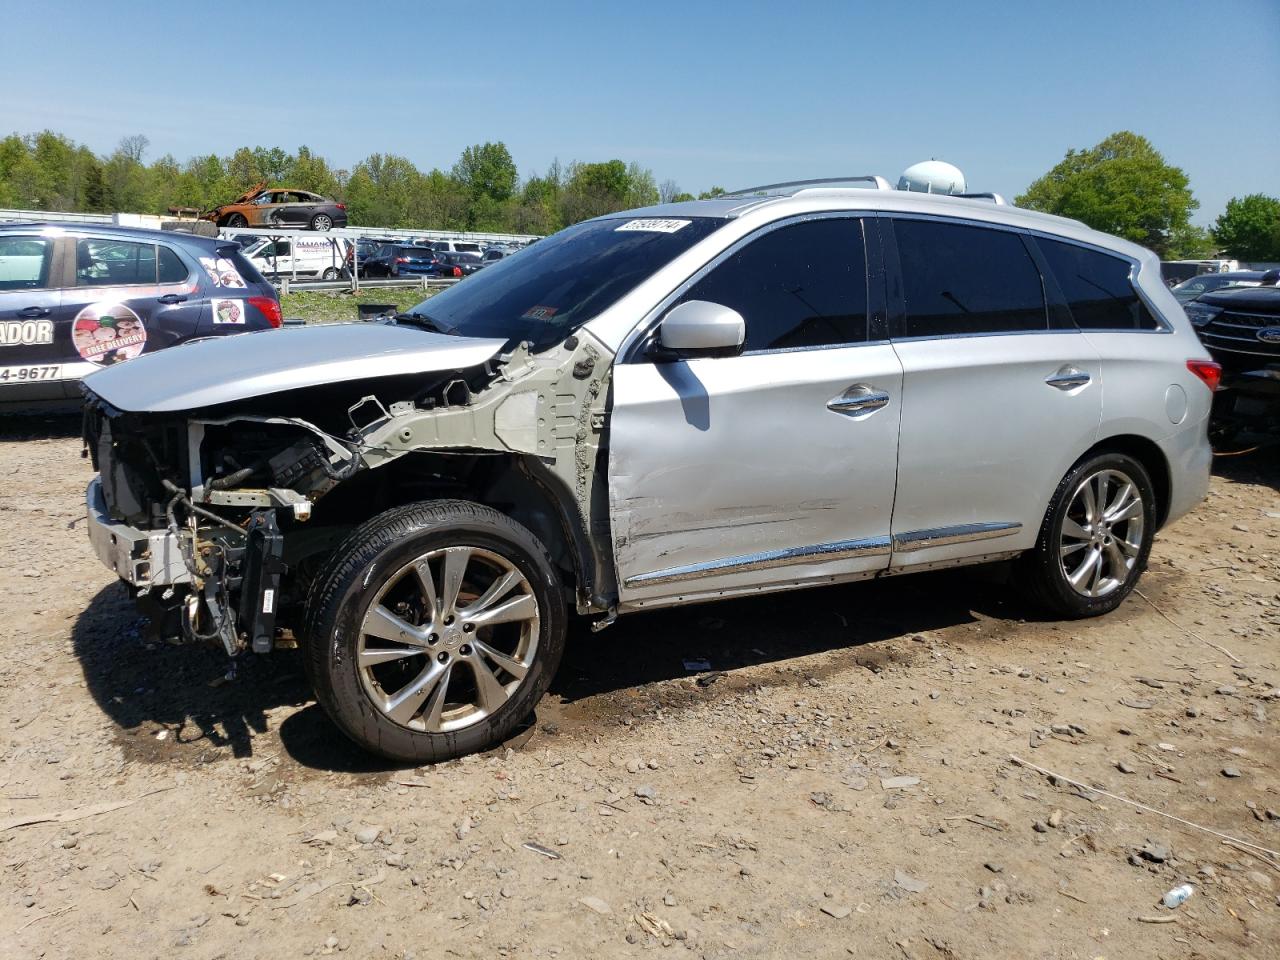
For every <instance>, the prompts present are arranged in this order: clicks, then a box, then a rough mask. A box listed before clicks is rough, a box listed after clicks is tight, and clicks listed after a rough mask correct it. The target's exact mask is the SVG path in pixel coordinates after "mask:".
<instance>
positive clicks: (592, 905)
mask: <svg viewBox="0 0 1280 960" xmlns="http://www.w3.org/2000/svg"><path fill="white" fill-rule="evenodd" d="M578 902H579V903H580V904H582V905H583V906H584V907H586V908H587V909H588V910H591V911H593V912H595V913H598V914H600V915H601V916H608V915H609V914H611V913H613V907H611V906H609V904H607V903H605V902H604V901H603V900H601V899H600V898H599V897H579V898H578Z"/></svg>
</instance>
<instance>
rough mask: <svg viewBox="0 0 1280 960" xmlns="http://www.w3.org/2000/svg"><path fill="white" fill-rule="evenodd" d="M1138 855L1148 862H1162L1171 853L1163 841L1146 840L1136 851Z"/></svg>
mask: <svg viewBox="0 0 1280 960" xmlns="http://www.w3.org/2000/svg"><path fill="white" fill-rule="evenodd" d="M1138 856H1140V857H1141V858H1142V859H1143V860H1146V861H1148V862H1150V863H1164V862H1165V861H1166V860H1168V859H1169V857H1170V856H1172V854H1171V853H1170V852H1169V848H1168V847H1167V846H1165V845H1164V844H1163V843H1156V842H1155V841H1154V840H1148V841H1147V842H1146V843H1144V844H1143V845H1142V849H1141V850H1139V851H1138Z"/></svg>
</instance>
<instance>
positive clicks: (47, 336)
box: [0, 233, 67, 402]
mask: <svg viewBox="0 0 1280 960" xmlns="http://www.w3.org/2000/svg"><path fill="white" fill-rule="evenodd" d="M56 252H57V241H56V240H55V239H53V238H50V237H44V236H40V235H39V234H37V233H31V234H12V233H10V234H5V235H4V236H2V237H0V399H2V400H4V401H6V402H8V401H10V400H17V401H26V400H52V399H56V398H60V397H62V396H63V388H62V383H61V381H62V379H63V377H64V371H63V366H64V365H65V361H66V359H67V358H66V356H65V352H66V351H65V349H64V346H63V345H62V344H60V343H59V342H58V338H57V336H56V333H57V330H56V327H55V322H56V319H57V312H58V303H59V299H60V297H59V294H58V291H57V290H56V289H54V286H55V281H54V280H53V279H52V278H53V277H54V275H55V270H54V259H55V254H56Z"/></svg>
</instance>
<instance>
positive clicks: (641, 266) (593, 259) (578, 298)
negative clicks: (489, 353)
mask: <svg viewBox="0 0 1280 960" xmlns="http://www.w3.org/2000/svg"><path fill="white" fill-rule="evenodd" d="M724 223H725V221H724V220H721V219H718V218H712V217H689V218H682V219H679V220H654V219H640V218H631V219H624V218H615V219H609V220H593V221H589V222H587V223H580V224H578V225H576V226H573V227H569V228H568V229H566V230H561V231H560V232H559V233H557V234H555V235H554V236H551V237H548V238H547V239H545V240H540V241H539V242H538V243H536V244H534V245H533V246H531V247H529V249H527V250H525V251H524V252H522V253H521V254H520V256H518V257H504V258H503V259H502V260H499V261H498V262H497V263H494V264H493V265H492V266H490V267H488V268H486V269H484V270H481V271H479V272H478V273H476V274H475V276H473V277H469V278H468V279H467V280H466V281H464V282H462V283H458V284H455V285H454V286H452V287H450V288H449V289H448V290H445V291H443V292H442V293H438V294H436V295H435V296H434V297H432V298H431V299H429V300H424V301H423V302H422V303H420V304H418V305H417V306H416V307H414V308H413V309H412V310H410V311H409V313H410V314H412V315H416V316H423V317H426V318H428V319H429V320H431V321H432V326H434V327H436V328H438V329H442V330H444V331H445V332H447V333H453V334H457V335H458V336H464V337H501V338H502V339H504V340H509V341H510V340H528V341H529V342H530V343H531V344H532V345H533V349H535V350H537V349H540V348H544V347H547V346H550V345H551V344H553V343H556V342H558V341H560V340H563V339H564V338H565V337H567V336H569V334H571V333H573V331H575V330H577V329H578V328H579V327H580V326H582V325H583V324H584V323H586V322H587V321H588V320H590V319H591V318H592V317H595V316H597V315H598V314H599V313H600V312H601V311H603V310H604V309H606V308H607V307H610V306H612V305H613V304H614V303H616V302H617V301H618V300H619V299H621V298H622V297H623V296H624V295H625V294H627V293H629V292H631V291H632V290H633V289H635V288H636V286H638V285H639V284H640V283H641V281H643V280H645V279H647V278H648V277H650V276H652V275H653V273H655V272H656V271H657V270H658V269H659V268H661V267H663V266H665V265H666V264H668V263H670V262H671V261H672V260H673V259H674V258H675V257H677V256H678V255H679V254H681V253H683V252H684V251H686V250H688V249H689V248H690V247H692V246H693V245H694V244H695V243H697V242H698V241H699V240H701V239H702V238H703V237H706V236H708V235H710V234H711V233H712V231H714V230H716V229H717V228H718V227H720V226H722V225H723V224H724Z"/></svg>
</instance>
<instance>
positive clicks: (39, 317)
mask: <svg viewBox="0 0 1280 960" xmlns="http://www.w3.org/2000/svg"><path fill="white" fill-rule="evenodd" d="M280 324H281V313H280V302H279V300H278V298H277V296H276V292H275V290H274V288H272V286H271V285H270V284H269V283H267V282H266V281H265V280H263V278H262V277H261V276H260V275H259V274H258V272H257V271H256V270H255V269H254V268H253V265H252V264H251V263H250V262H249V261H248V260H247V259H245V257H244V255H243V253H242V252H241V250H240V247H239V246H238V245H237V244H235V243H232V242H229V241H220V240H216V239H212V238H207V237H198V236H193V235H191V234H187V233H178V232H171V231H160V230H136V229H131V228H126V227H112V226H105V225H97V224H92V225H91V224H54V223H25V224H6V225H3V226H0V410H3V411H16V410H30V409H39V408H42V407H43V408H47V407H49V406H63V405H67V404H77V403H79V401H80V399H81V393H80V379H81V378H82V377H84V376H86V375H87V374H90V373H92V372H94V371H95V370H99V369H102V368H104V367H109V366H119V365H121V364H124V363H125V362H126V361H130V362H132V361H133V360H134V359H135V358H137V357H139V356H143V355H147V354H152V353H155V352H157V351H160V350H164V349H166V348H168V347H173V346H177V345H179V344H183V343H187V342H189V341H192V340H198V339H202V338H206V337H224V336H227V335H230V334H237V333H245V332H248V331H252V330H268V329H272V328H275V327H279V326H280Z"/></svg>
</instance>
